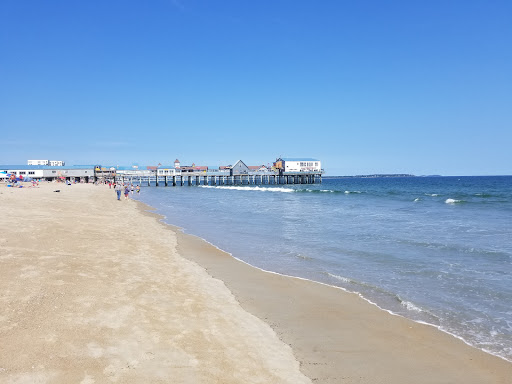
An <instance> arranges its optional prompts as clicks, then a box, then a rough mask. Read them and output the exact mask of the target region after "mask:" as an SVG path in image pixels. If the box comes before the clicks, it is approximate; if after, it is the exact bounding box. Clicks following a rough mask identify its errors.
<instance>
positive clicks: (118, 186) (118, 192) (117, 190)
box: [114, 183, 123, 200]
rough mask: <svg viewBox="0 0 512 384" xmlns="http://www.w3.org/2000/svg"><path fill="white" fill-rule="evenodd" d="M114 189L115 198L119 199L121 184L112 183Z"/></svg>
mask: <svg viewBox="0 0 512 384" xmlns="http://www.w3.org/2000/svg"><path fill="white" fill-rule="evenodd" d="M114 190H115V191H116V194H117V200H121V191H122V190H123V187H122V186H121V184H119V183H117V184H114Z"/></svg>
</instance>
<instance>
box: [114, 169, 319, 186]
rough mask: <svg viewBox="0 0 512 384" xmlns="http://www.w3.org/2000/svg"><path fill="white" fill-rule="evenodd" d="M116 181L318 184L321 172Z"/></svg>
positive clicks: (120, 178)
mask: <svg viewBox="0 0 512 384" xmlns="http://www.w3.org/2000/svg"><path fill="white" fill-rule="evenodd" d="M115 181H116V182H122V183H129V184H139V185H147V186H156V187H158V186H166V187H167V186H174V187H175V186H184V185H187V186H193V185H196V186H199V185H208V186H220V185H283V184H319V183H321V182H322V174H321V173H319V172H296V173H291V172H286V173H282V174H281V175H278V174H275V173H262V174H245V175H233V176H230V175H219V174H217V175H212V174H208V173H200V172H199V173H181V174H176V175H170V176H156V175H152V176H134V175H116V176H115Z"/></svg>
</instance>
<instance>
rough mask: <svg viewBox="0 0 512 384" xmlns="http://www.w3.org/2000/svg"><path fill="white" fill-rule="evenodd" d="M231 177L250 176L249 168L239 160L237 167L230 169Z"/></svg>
mask: <svg viewBox="0 0 512 384" xmlns="http://www.w3.org/2000/svg"><path fill="white" fill-rule="evenodd" d="M229 173H230V176H238V175H248V174H249V167H248V166H247V165H245V163H244V162H243V161H242V160H238V161H237V162H236V163H235V165H233V166H232V167H231V168H230V171H229Z"/></svg>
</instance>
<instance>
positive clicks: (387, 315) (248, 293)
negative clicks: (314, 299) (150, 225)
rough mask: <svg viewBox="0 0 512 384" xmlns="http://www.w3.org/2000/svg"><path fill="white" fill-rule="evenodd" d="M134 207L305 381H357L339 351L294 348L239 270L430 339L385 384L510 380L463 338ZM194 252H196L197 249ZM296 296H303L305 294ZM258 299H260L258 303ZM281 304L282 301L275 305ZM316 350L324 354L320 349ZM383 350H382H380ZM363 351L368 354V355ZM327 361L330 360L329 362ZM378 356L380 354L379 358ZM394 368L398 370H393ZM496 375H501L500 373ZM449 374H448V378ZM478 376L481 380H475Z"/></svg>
mask: <svg viewBox="0 0 512 384" xmlns="http://www.w3.org/2000/svg"><path fill="white" fill-rule="evenodd" d="M138 203H140V204H141V207H140V209H141V210H144V211H146V212H148V213H149V214H151V215H154V216H155V217H156V218H158V219H159V220H160V222H161V223H162V225H166V226H169V227H171V228H172V230H174V231H176V232H177V237H178V250H179V252H180V254H182V255H183V256H184V257H186V258H188V259H190V260H192V261H194V262H197V263H198V264H199V265H200V266H202V267H203V268H205V270H206V271H207V273H208V274H210V275H211V276H213V277H214V278H218V279H220V280H222V281H223V282H224V283H225V284H226V286H227V287H228V288H229V289H230V291H231V292H233V294H234V295H235V297H236V299H237V300H238V301H239V302H240V304H241V305H242V307H243V308H244V309H246V310H247V311H248V312H250V313H252V314H254V315H256V316H257V317H259V318H260V319H262V320H264V321H265V322H267V323H269V324H270V325H271V327H272V328H273V329H274V331H275V332H276V333H277V334H278V335H279V336H280V338H281V339H282V340H283V341H284V342H285V343H287V344H288V345H290V346H291V347H292V349H293V351H294V354H295V356H296V357H297V358H298V360H299V361H300V364H301V370H302V371H303V372H304V373H305V374H306V376H308V377H310V378H311V379H312V380H313V381H314V382H321V383H336V382H339V380H340V377H343V379H344V380H346V381H347V382H358V381H357V380H359V379H356V376H357V372H352V375H351V376H349V375H348V374H347V373H348V372H350V371H351V369H350V368H349V367H347V366H344V365H343V364H339V363H340V361H342V360H344V357H342V356H343V354H342V353H332V350H331V353H329V351H328V350H329V348H328V347H322V346H321V345H318V344H317V343H314V341H312V340H308V341H307V342H306V343H305V344H307V346H306V347H305V346H304V345H300V344H301V341H300V340H299V339H301V336H300V334H301V332H298V330H297V329H296V328H295V326H296V324H294V325H291V324H289V323H286V321H285V322H283V319H282V316H280V315H278V313H279V312H280V310H281V308H283V307H282V305H277V306H274V308H270V309H269V308H268V305H267V306H266V305H265V303H264V301H265V300H264V298H262V297H261V295H262V292H255V290H254V288H250V287H248V285H250V286H253V285H254V284H253V283H251V284H247V279H242V280H243V281H240V278H237V277H233V276H238V274H239V273H240V271H241V270H244V269H245V271H244V273H243V275H244V276H245V277H246V278H247V275H249V276H252V275H262V276H260V277H258V278H257V280H258V281H267V282H268V281H269V280H273V279H276V280H278V281H281V282H280V283H278V285H279V286H282V285H283V284H290V285H293V286H301V285H307V286H308V287H311V290H320V291H322V294H325V295H326V296H329V297H330V298H331V300H328V301H329V303H328V305H326V307H330V306H331V305H332V304H333V303H336V302H338V301H342V300H347V299H348V300H350V301H351V304H353V302H358V301H359V303H357V306H361V307H363V309H358V310H362V311H364V312H370V311H371V312H374V311H373V310H371V309H370V308H373V309H375V311H377V312H376V313H374V314H373V316H375V317H376V318H378V319H379V320H384V321H385V322H386V323H388V322H389V323H393V326H396V324H395V323H397V324H399V325H400V326H401V328H400V329H402V330H404V331H408V330H411V333H414V335H404V336H401V335H399V334H398V333H397V334H396V335H395V338H398V339H400V338H402V339H409V338H416V339H418V340H417V341H418V342H419V341H421V340H426V339H431V341H430V342H429V343H427V344H428V347H429V348H432V349H433V351H431V352H430V353H428V354H427V355H424V354H421V356H418V357H420V359H421V360H424V361H423V362H421V361H414V360H415V359H414V358H413V359H410V358H409V356H407V355H409V353H405V354H404V355H403V356H402V359H404V360H409V361H410V360H412V362H411V361H410V362H409V364H408V366H409V368H410V371H409V372H408V374H405V375H404V374H400V375H391V376H390V377H389V380H390V381H389V382H394V383H404V384H405V383H407V382H410V380H412V379H411V377H414V381H415V382H417V383H422V382H424V383H431V382H433V381H432V376H431V375H429V376H428V377H425V378H421V377H418V376H417V375H418V373H420V372H424V373H425V372H427V371H429V370H430V369H439V368H440V367H443V366H444V369H445V371H444V372H442V373H439V375H438V379H439V381H438V382H458V381H459V380H461V382H466V383H480V382H486V380H490V381H487V382H495V383H507V382H508V380H509V379H508V378H509V377H510V375H512V364H511V362H510V361H509V360H507V359H505V358H503V357H501V356H497V355H493V354H491V353H489V352H487V351H484V350H481V349H479V348H476V347H474V346H472V345H471V344H469V343H468V342H467V341H465V340H464V339H463V338H461V337H459V336H457V335H454V334H451V333H449V332H446V331H444V330H442V329H440V327H438V326H436V325H433V324H429V323H426V322H421V321H415V320H412V319H408V318H406V317H404V316H402V315H400V314H396V313H393V312H392V311H389V310H387V309H385V308H381V307H380V306H378V304H376V303H374V302H372V301H371V300H369V299H366V298H365V297H363V296H362V295H361V294H359V293H357V292H351V291H349V290H347V289H345V288H343V287H338V286H333V285H329V284H326V283H323V282H316V281H313V280H309V279H306V278H301V277H296V276H289V275H284V274H280V273H277V272H273V271H267V270H264V269H262V268H258V267H255V266H252V265H251V264H249V263H247V262H245V261H243V260H240V259H238V258H236V257H234V256H233V255H231V254H230V253H229V252H226V251H224V250H222V249H220V248H219V247H217V246H216V245H215V244H212V243H210V242H208V241H207V240H204V239H202V238H201V237H199V236H196V235H193V234H189V233H185V232H184V229H183V228H180V227H177V226H175V225H173V224H169V223H166V222H165V220H166V217H165V216H163V215H160V214H158V213H157V212H155V211H156V208H154V207H152V206H149V205H147V204H146V203H143V202H140V201H138ZM208 248H209V249H210V250H209V251H207V250H206V251H205V249H208ZM198 249H199V250H201V251H198ZM212 256H213V257H212ZM233 270H235V272H236V273H233ZM288 280H289V282H288V283H283V281H288ZM278 291H279V290H277V291H273V290H272V289H267V290H266V292H265V295H266V296H270V295H272V294H276V293H277V292H278ZM302 293H304V294H305V292H302ZM258 296H260V297H259V302H258ZM286 297H287V298H290V297H292V300H295V301H299V300H300V299H301V298H300V295H299V294H296V293H295V294H293V293H291V294H289V295H288V296H286ZM286 297H285V298H286ZM349 297H350V299H349ZM281 301H282V300H281ZM285 301H286V300H285ZM281 304H283V303H282V302H281ZM266 307H267V308H266ZM299 315H300V314H299ZM303 315H304V314H302V315H301V316H303ZM365 315H366V313H365ZM319 317H321V316H319ZM392 319H396V320H392ZM288 320H289V319H288ZM315 321H318V322H321V319H320V318H316V319H315ZM317 325H318V326H314V327H313V328H310V329H309V330H308V331H307V332H302V333H310V334H314V333H315V332H316V330H318V329H325V328H324V327H323V326H321V325H320V324H317ZM324 326H325V325H324ZM290 329H291V331H290ZM329 330H330V332H331V335H332V334H336V326H335V325H334V324H332V322H331V324H330V327H329ZM386 331H388V330H386ZM326 333H329V332H326ZM331 335H322V336H321V337H322V339H323V340H326V339H327V340H328V338H329V336H331ZM338 342H339V343H340V344H342V341H341V340H338ZM352 342H353V343H354V344H358V341H357V340H352ZM388 342H389V340H388ZM303 344H304V343H303ZM313 344H314V345H313ZM436 344H441V345H442V346H443V348H440V351H441V352H442V354H443V355H446V354H448V355H449V358H450V359H454V360H453V362H452V363H453V365H454V366H453V367H447V366H446V362H445V361H442V360H441V359H439V358H438V357H437V356H436V353H437V352H439V351H435V350H436V349H438V347H437V345H436ZM417 347H418V351H419V350H421V349H422V348H421V345H417ZM308 349H309V352H308ZM311 349H313V350H315V353H313V354H311V353H310V352H311ZM322 349H323V350H324V351H322ZM334 349H335V348H333V350H334ZM443 349H445V350H443ZM384 350H386V348H384ZM319 351H320V352H319ZM367 352H368V353H370V351H367ZM323 353H325V354H326V355H324V356H322V355H323ZM386 353H391V354H393V351H389V350H388V351H386ZM349 354H350V353H349ZM460 356H463V357H460ZM318 357H320V358H318ZM333 357H335V358H334V359H333ZM381 357H385V356H384V355H382V356H381ZM429 360H430V361H429ZM474 361H480V362H481V365H482V366H483V369H482V370H480V369H478V370H475V367H473V366H472V365H473V362H474ZM388 363H390V364H392V361H388ZM354 364H356V365H359V364H360V361H355V362H354V361H352V362H351V363H350V364H348V365H354ZM395 364H396V362H395ZM329 365H331V366H329ZM479 365H480V364H479ZM412 366H414V367H412ZM340 367H341V368H340ZM461 367H464V368H461ZM490 367H492V368H491V369H490V370H489V371H488V372H486V371H487V370H488V369H489V368H490ZM396 368H397V369H398V367H396ZM404 368H405V367H400V369H401V370H403V369H404ZM454 371H455V372H454ZM477 371H480V372H477ZM500 371H503V372H502V373H501V374H500V373H499V372H500ZM463 372H464V373H463ZM469 372H471V373H469ZM487 374H489V376H487ZM450 375H452V377H451V379H450ZM480 375H481V377H479V376H480ZM371 377H372V379H370V381H369V382H373V381H372V380H373V379H375V378H376V377H382V372H377V371H376V372H374V373H373V374H372V375H371ZM484 377H485V378H484ZM384 382H387V381H384ZM435 382H437V381H435Z"/></svg>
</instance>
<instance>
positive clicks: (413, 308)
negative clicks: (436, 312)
mask: <svg viewBox="0 0 512 384" xmlns="http://www.w3.org/2000/svg"><path fill="white" fill-rule="evenodd" d="M400 304H401V305H402V307H405V309H407V310H408V311H414V312H418V313H419V312H423V310H422V309H421V308H420V307H417V306H416V305H414V304H413V303H411V302H410V301H402V302H401V303H400Z"/></svg>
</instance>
